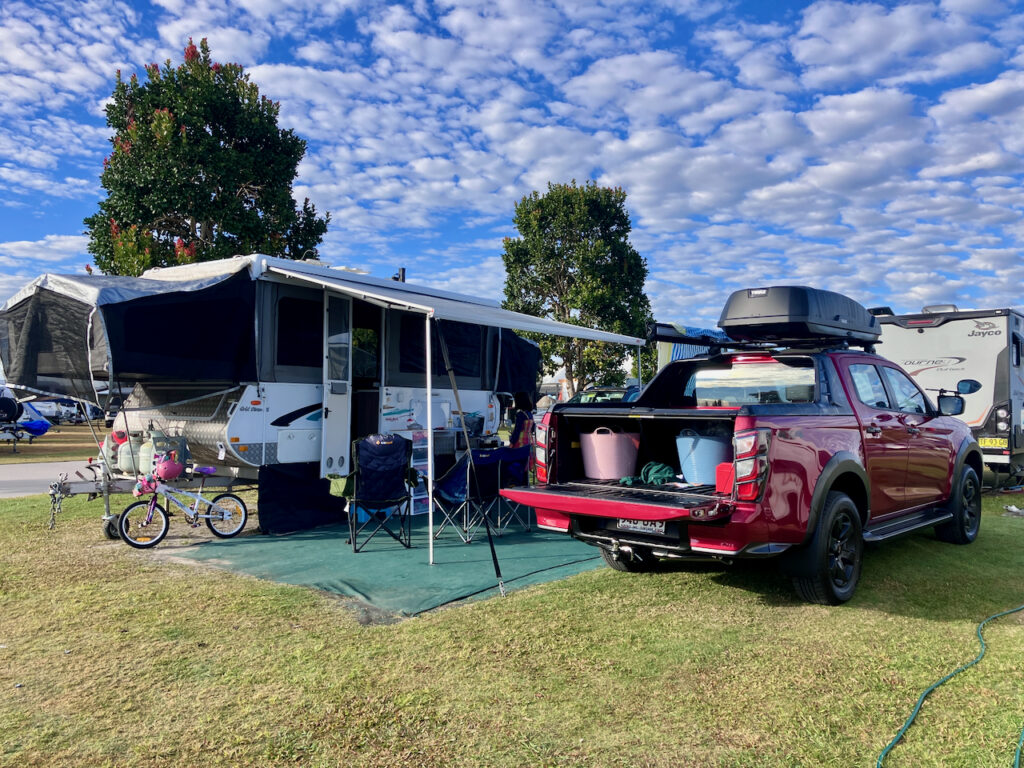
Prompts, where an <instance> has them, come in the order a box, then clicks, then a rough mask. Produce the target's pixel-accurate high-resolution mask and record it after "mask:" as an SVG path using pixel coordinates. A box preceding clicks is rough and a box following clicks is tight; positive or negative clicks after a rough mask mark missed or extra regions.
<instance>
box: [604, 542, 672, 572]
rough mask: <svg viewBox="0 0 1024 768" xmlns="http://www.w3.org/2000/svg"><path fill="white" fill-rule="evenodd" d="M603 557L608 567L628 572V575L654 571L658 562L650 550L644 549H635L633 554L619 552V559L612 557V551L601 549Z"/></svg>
mask: <svg viewBox="0 0 1024 768" xmlns="http://www.w3.org/2000/svg"><path fill="white" fill-rule="evenodd" d="M601 557H603V558H604V561H605V563H607V564H608V567H609V568H611V569H613V570H616V571H627V572H628V573H644V572H646V571H651V570H654V567H655V565H656V564H657V562H658V560H657V558H655V557H654V555H652V554H651V553H650V550H647V549H643V548H642V547H635V548H634V551H633V552H632V553H629V552H619V553H618V559H616V558H615V557H614V556H613V555H612V551H611V550H610V549H605V548H604V547H601Z"/></svg>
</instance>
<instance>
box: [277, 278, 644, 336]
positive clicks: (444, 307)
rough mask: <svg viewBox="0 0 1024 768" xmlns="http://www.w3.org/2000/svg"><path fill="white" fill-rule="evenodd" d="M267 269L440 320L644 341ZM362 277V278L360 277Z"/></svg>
mask: <svg viewBox="0 0 1024 768" xmlns="http://www.w3.org/2000/svg"><path fill="white" fill-rule="evenodd" d="M267 272H268V273H270V274H274V275H279V276H281V277H285V278H288V279H291V280H297V281H300V282H303V283H306V284H308V285H319V286H322V287H324V288H329V289H331V290H334V291H338V292H339V293H344V294H346V295H349V296H354V297H356V298H359V299H364V300H366V301H370V302H373V303H377V304H381V305H384V306H391V307H401V308H405V309H411V310H414V311H419V312H424V313H426V314H431V315H433V316H434V317H437V318H439V319H441V320H454V321H457V322H460V323H473V324H475V325H488V326H492V327H495V328H507V329H509V330H513V331H532V332H534V333H547V334H551V335H553V336H570V337H572V338H576V339H587V340H589V341H605V342H611V343H614V344H630V345H643V344H644V339H639V338H636V337H634V336H624V335H622V334H618V333H610V332H608V331H599V330H596V329H594V328H586V327H584V326H582V325H572V324H571V323H561V322H558V321H557V320H548V319H545V318H543V317H533V316H532V315H524V314H522V313H521V312H512V311H510V310H507V309H502V308H501V307H499V306H496V305H494V304H493V303H490V302H486V301H484V300H482V299H478V298H475V297H471V296H465V297H459V298H448V297H446V296H441V295H436V294H435V293H426V292H418V291H416V290H415V289H413V290H410V289H409V287H407V285H408V284H406V283H394V285H393V286H391V285H388V284H387V281H382V280H374V281H372V282H370V281H368V280H367V279H366V278H365V277H362V276H353V277H348V276H346V275H345V274H341V275H338V276H335V275H323V274H316V273H311V272H307V271H305V270H298V269H291V268H286V267H278V266H270V267H268V268H267ZM361 277H362V279H360V278H361Z"/></svg>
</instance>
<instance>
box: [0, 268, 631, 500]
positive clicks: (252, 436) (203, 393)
mask: <svg viewBox="0 0 1024 768" xmlns="http://www.w3.org/2000/svg"><path fill="white" fill-rule="evenodd" d="M515 330H522V331H533V332H539V333H546V334H556V335H562V336H571V337H576V338H583V339H592V340H597V341H605V342H613V343H623V344H636V345H641V344H643V343H644V342H643V340H642V339H637V338H633V337H628V336H622V335H619V334H612V333H606V332H603V331H599V330H592V329H588V328H582V327H579V326H574V325H570V324H565V323H558V322H554V321H550V320H545V319H542V318H536V317H531V316H529V315H523V314H519V313H516V312H510V311H507V310H504V309H502V308H501V307H500V306H498V305H497V304H496V303H494V302H490V301H487V300H484V299H480V298H477V297H472V296H465V295H459V294H455V293H451V292H446V291H441V290H435V289H429V288H424V287H420V286H415V285H412V284H408V283H400V282H395V281H391V280H384V279H380V278H375V277H372V276H369V275H364V274H357V273H354V272H350V271H345V270H340V269H335V268H331V267H327V266H324V265H321V264H314V263H308V262H295V261H289V260H283V259H275V258H271V257H266V256H262V255H251V256H242V257H236V258H233V259H226V260H222V261H215V262H206V263H202V264H193V265H182V266H177V267H171V268H165V269H159V270H151V271H150V272H147V273H145V274H144V275H143V276H142V277H138V278H131V277H112V276H85V275H82V276H78V275H73V276H72V275H44V276H42V277H40V278H37V279H36V280H34V281H33V282H32V283H30V284H29V285H27V286H26V287H25V288H23V289H22V290H21V291H19V292H18V293H17V294H16V295H15V296H14V297H12V298H11V299H10V300H9V301H8V302H7V304H6V305H5V306H4V307H3V309H2V310H0V359H2V362H3V365H4V369H5V371H6V374H7V378H8V381H9V383H10V385H11V386H13V387H16V388H18V389H24V390H27V391H31V392H37V393H45V394H58V395H69V396H71V397H74V398H77V399H79V400H83V401H87V402H93V403H96V404H98V405H100V406H101V407H102V406H105V405H106V404H105V402H103V398H102V397H101V395H100V393H101V392H103V391H111V392H113V391H118V389H119V387H121V386H123V385H124V384H126V383H128V382H133V383H135V387H134V389H133V391H132V395H131V396H130V397H129V398H128V400H127V401H126V402H125V407H124V408H123V409H122V411H121V414H120V415H119V421H118V425H123V426H124V427H125V428H127V429H128V430H129V431H140V430H145V429H149V428H151V427H154V428H157V429H160V430H162V431H164V432H166V433H168V434H179V435H182V436H184V437H185V438H186V439H187V441H188V446H189V449H190V450H191V451H192V453H193V455H194V456H195V458H196V459H198V460H200V461H203V462H208V463H213V464H215V465H217V466H219V467H226V468H229V469H230V470H231V471H233V472H235V473H238V474H246V473H249V474H250V476H251V475H252V473H254V472H255V471H256V470H258V469H259V468H261V467H267V466H274V465H287V464H296V465H297V464H314V463H315V464H317V465H318V466H319V472H318V475H319V476H321V477H323V476H326V475H328V474H332V473H336V474H345V473H346V472H348V471H349V466H350V457H349V453H350V448H351V440H352V438H353V437H357V436H360V435H365V434H370V433H373V432H377V431H403V430H406V431H407V430H420V431H421V432H422V434H423V435H424V436H425V439H426V440H427V442H428V449H427V451H426V455H427V463H428V465H429V466H428V467H427V469H428V476H429V477H430V478H432V477H433V464H432V461H433V456H434V454H435V451H434V439H435V432H436V430H437V429H438V428H441V429H452V430H454V429H455V428H457V427H460V426H462V425H463V424H465V425H467V426H470V425H471V426H472V427H473V429H474V430H476V431H477V432H482V433H484V434H486V433H488V432H491V433H493V432H494V431H496V429H497V426H498V415H499V410H500V409H499V407H498V403H497V400H496V397H495V395H496V393H498V392H515V391H518V390H526V391H532V390H533V388H534V386H535V377H536V373H537V361H538V359H539V358H538V355H539V353H538V351H537V350H536V347H535V346H534V345H532V344H530V343H529V342H527V341H525V340H523V339H520V338H519V337H517V336H516V335H515V333H514V332H513V331H515ZM442 337H443V339H444V341H445V346H446V347H447V350H448V352H449V357H450V360H451V364H452V367H453V369H454V371H453V372H454V376H455V382H456V386H457V388H458V394H459V400H458V401H459V402H460V403H461V406H462V408H461V412H459V410H458V408H457V407H456V398H455V397H454V394H455V393H454V392H453V391H452V389H451V385H450V383H449V377H448V374H447V372H446V371H445V370H444V368H443V366H442V365H441V364H440V355H439V350H438V346H439V341H440V339H441V338H442ZM430 482H432V479H431V481H430Z"/></svg>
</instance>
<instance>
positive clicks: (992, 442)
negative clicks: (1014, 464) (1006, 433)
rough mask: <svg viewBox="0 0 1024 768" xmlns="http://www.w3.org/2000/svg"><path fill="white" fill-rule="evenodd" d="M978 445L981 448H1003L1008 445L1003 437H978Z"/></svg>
mask: <svg viewBox="0 0 1024 768" xmlns="http://www.w3.org/2000/svg"><path fill="white" fill-rule="evenodd" d="M978 445H980V446H981V447H982V448H1005V447H1006V446H1007V445H1008V443H1007V441H1006V438H1005V437H980V438H978Z"/></svg>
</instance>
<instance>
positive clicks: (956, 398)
mask: <svg viewBox="0 0 1024 768" xmlns="http://www.w3.org/2000/svg"><path fill="white" fill-rule="evenodd" d="M975 384H977V382H975ZM963 412H964V399H963V398H962V397H960V395H939V413H941V414H942V415H943V416H959V415H960V414H961V413H963Z"/></svg>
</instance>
